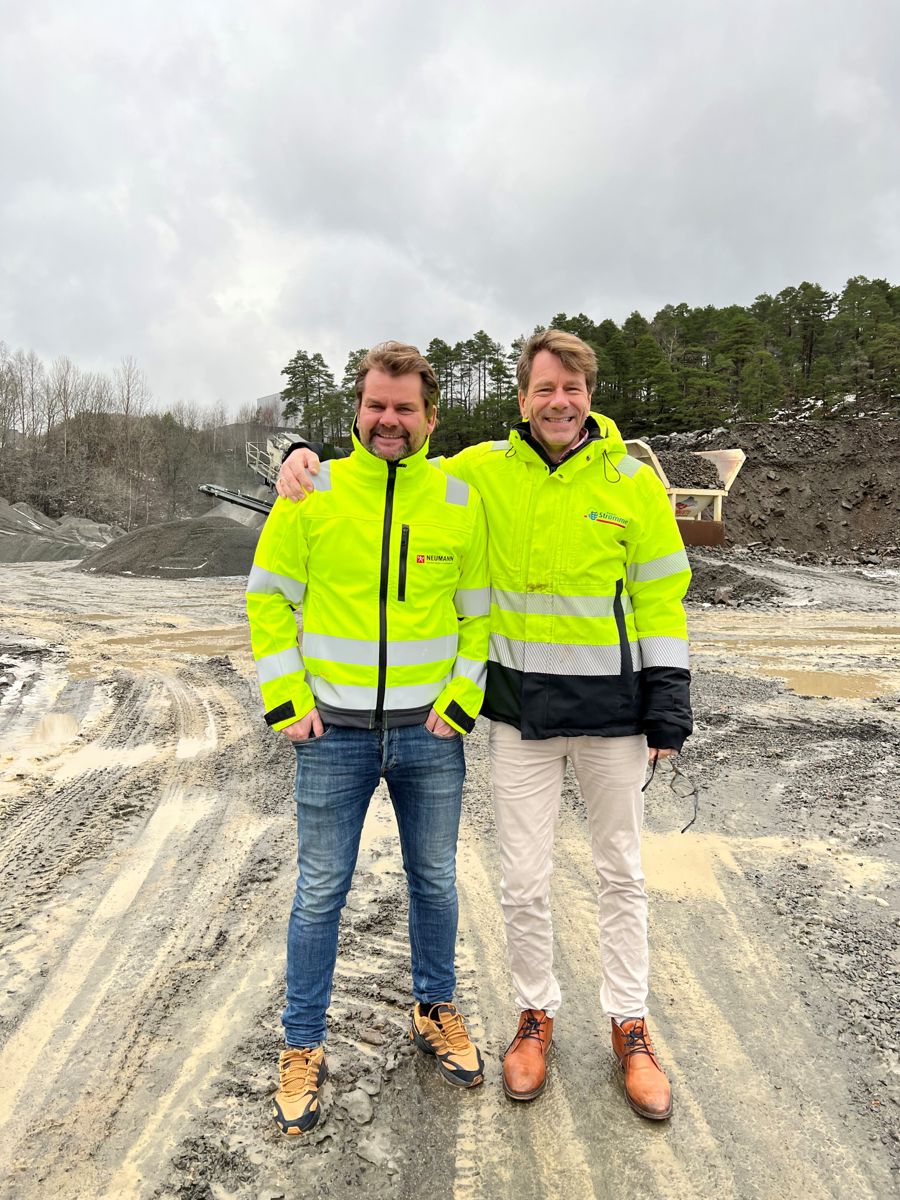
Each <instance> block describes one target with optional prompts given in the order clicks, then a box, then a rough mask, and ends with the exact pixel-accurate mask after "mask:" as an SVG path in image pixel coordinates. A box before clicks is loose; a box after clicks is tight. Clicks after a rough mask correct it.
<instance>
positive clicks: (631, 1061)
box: [612, 1017, 672, 1121]
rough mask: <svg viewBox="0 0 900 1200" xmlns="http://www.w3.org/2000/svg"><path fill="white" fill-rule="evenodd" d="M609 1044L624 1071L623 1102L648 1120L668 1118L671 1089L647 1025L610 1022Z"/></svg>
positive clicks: (636, 1021)
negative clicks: (610, 1039) (654, 1050)
mask: <svg viewBox="0 0 900 1200" xmlns="http://www.w3.org/2000/svg"><path fill="white" fill-rule="evenodd" d="M612 1044H613V1050H614V1051H615V1055H616V1058H617V1059H618V1060H619V1066H620V1067H621V1068H622V1070H623V1071H624V1072H625V1099H626V1100H627V1101H628V1103H629V1105H630V1106H631V1107H632V1108H633V1109H634V1111H635V1112H636V1113H640V1115H641V1116H642V1117H648V1118H649V1119H650V1120H651V1121H665V1120H666V1119H667V1118H668V1117H671V1115H672V1090H671V1088H670V1087H669V1081H668V1079H666V1076H665V1073H664V1072H663V1069H662V1067H661V1066H660V1065H659V1063H658V1061H657V1058H656V1055H655V1054H654V1052H653V1043H652V1042H651V1041H650V1033H649V1031H648V1029H647V1022H646V1020H645V1019H644V1018H643V1017H638V1018H637V1019H636V1020H633V1021H623V1022H622V1024H621V1025H617V1024H616V1022H615V1021H613V1023H612Z"/></svg>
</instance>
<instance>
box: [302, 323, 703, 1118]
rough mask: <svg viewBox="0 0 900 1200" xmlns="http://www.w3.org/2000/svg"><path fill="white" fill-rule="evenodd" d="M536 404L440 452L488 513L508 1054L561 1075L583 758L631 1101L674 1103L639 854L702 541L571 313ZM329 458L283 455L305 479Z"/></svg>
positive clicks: (551, 336)
mask: <svg viewBox="0 0 900 1200" xmlns="http://www.w3.org/2000/svg"><path fill="white" fill-rule="evenodd" d="M517 377H518V385H519V392H518V397H519V408H520V411H521V414H522V420H521V421H520V422H519V423H518V424H517V425H516V426H515V427H514V428H513V429H512V430H511V431H510V435H509V439H508V440H503V441H498V442H484V443H481V444H479V445H477V446H471V447H469V448H468V449H466V450H463V451H462V452H461V453H459V454H457V455H455V456H454V457H453V458H451V459H449V460H445V461H443V462H442V464H441V465H442V466H443V467H444V468H445V469H446V470H447V471H448V472H449V473H451V474H453V475H454V476H456V477H458V478H461V479H464V480H465V481H467V482H469V483H471V484H472V485H473V486H475V487H476V488H477V489H478V491H479V492H480V493H481V496H482V499H483V502H484V506H485V511H486V514H487V519H488V529H489V539H490V547H489V551H490V567H491V589H492V590H491V641H490V654H489V661H488V678H487V687H486V696H485V703H484V706H483V709H482V712H483V713H484V715H485V716H488V717H490V718H491V731H490V754H491V769H492V780H493V791H494V808H495V813H496V820H497V828H498V831H499V838H500V858H501V867H502V878H501V884H500V891H501V904H502V908H503V915H504V918H505V922H506V935H507V945H508V953H509V963H510V970H511V973H512V979H513V986H514V988H515V993H516V1004H517V1006H518V1009H519V1022H518V1028H517V1031H516V1034H515V1036H514V1038H513V1040H512V1042H511V1043H510V1045H509V1047H508V1049H507V1051H506V1054H505V1056H504V1061H503V1086H504V1090H505V1091H506V1094H507V1096H509V1097H510V1098H511V1099H513V1100H532V1099H534V1098H535V1097H536V1096H538V1095H540V1093H541V1092H542V1091H543V1089H544V1086H545V1083H546V1057H547V1053H548V1051H549V1050H550V1047H551V1043H552V1037H553V1021H554V1018H555V1016H556V1014H557V1011H558V1010H559V1007H560V1003H561V994H560V988H559V984H558V982H557V980H556V977H555V975H554V973H553V925H552V918H551V913H550V903H549V900H550V875H551V871H552V856H553V842H554V836H555V830H556V822H557V818H558V813H559V805H560V796H561V790H562V781H563V776H564V773H565V767H566V762H567V760H568V761H570V762H571V763H572V767H573V770H574V772H575V776H576V778H577V780H578V784H579V787H580V789H581V792H582V795H583V797H584V800H585V804H586V807H587V813H588V827H589V831H590V837H591V847H592V852H593V859H594V865H595V867H596V870H597V876H598V880H599V928H600V957H601V969H602V986H601V990H600V1004H601V1007H602V1009H603V1012H604V1014H605V1015H606V1016H608V1017H609V1018H610V1020H611V1032H612V1046H613V1050H614V1053H615V1055H616V1057H617V1058H618V1060H619V1062H620V1064H621V1065H622V1067H623V1069H624V1080H625V1096H626V1099H627V1101H628V1103H629V1104H630V1106H631V1107H632V1108H633V1109H634V1110H635V1111H636V1112H638V1113H640V1114H641V1116H644V1117H647V1118H650V1119H651V1120H665V1119H666V1118H667V1117H669V1116H670V1115H671V1113H672V1098H671V1090H670V1087H669V1083H668V1080H667V1079H666V1076H665V1073H664V1072H663V1070H662V1068H661V1066H660V1064H659V1061H658V1059H657V1057H656V1054H655V1052H654V1050H653V1045H652V1042H651V1040H650V1035H649V1031H648V1027H647V999H648V992H649V956H648V942H647V896H646V891H645V888H644V875H643V871H642V868H641V853H640V833H641V825H642V819H643V795H642V787H643V784H644V776H645V773H646V767H647V762H648V757H649V760H650V763H651V764H652V765H653V766H654V767H655V764H656V761H657V760H658V759H659V758H665V757H669V756H671V755H676V754H678V752H679V751H680V750H681V747H682V744H683V742H684V740H685V738H686V737H687V736H688V735H689V734H690V732H691V728H692V722H691V709H690V671H689V669H688V647H687V626H686V620H685V615H684V608H683V604H682V600H683V597H684V594H685V592H686V590H687V586H688V583H689V582H690V567H689V564H688V560H687V555H686V554H685V551H684V546H683V544H682V541H681V537H680V535H679V533H678V528H677V525H676V523H675V518H674V515H673V512H672V508H671V505H670V503H669V499H668V496H667V495H666V492H665V489H664V488H663V487H662V484H661V483H660V481H659V479H658V478H657V476H656V474H655V473H654V472H653V471H652V470H651V468H649V467H648V466H646V465H644V464H642V463H640V462H638V461H637V460H636V459H634V458H632V457H631V456H630V455H628V454H627V452H626V447H625V444H624V442H623V440H622V438H621V435H620V434H619V431H618V430H617V429H616V427H615V425H614V423H613V422H612V421H611V420H609V418H607V417H604V416H603V415H601V414H598V413H592V412H591V411H590V403H591V394H592V392H593V388H594V384H595V382H596V378H597V362H596V356H595V354H594V351H593V350H592V349H591V347H590V346H588V345H587V344H586V343H585V342H583V341H582V340H581V339H580V338H577V337H575V336H574V335H573V334H570V333H566V332H563V331H561V330H556V329H548V330H544V331H542V332H540V333H537V334H535V335H534V336H533V337H532V338H531V339H529V341H528V342H527V343H526V344H525V346H524V347H523V349H522V353H521V355H520V358H519V362H518V366H517ZM307 464H310V465H312V466H313V467H315V465H316V464H315V458H314V456H312V455H311V454H310V452H309V451H307V450H297V451H295V452H294V453H293V454H292V455H290V457H289V459H288V460H287V461H286V462H285V465H284V467H283V468H282V474H281V476H280V479H279V484H278V490H279V492H280V494H281V495H284V496H288V497H289V498H292V499H298V498H300V497H301V496H302V495H303V493H304V492H306V491H310V490H311V488H312V481H311V479H310V478H309V475H308V474H307V473H306V471H305V470H304V469H303V468H304V466H305V465H307Z"/></svg>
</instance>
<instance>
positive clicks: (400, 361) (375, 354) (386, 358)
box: [356, 342, 441, 417]
mask: <svg viewBox="0 0 900 1200" xmlns="http://www.w3.org/2000/svg"><path fill="white" fill-rule="evenodd" d="M373 369H374V370H378V371H384V373H385V374H386V375H393V377H394V378H395V379H396V378H397V377H398V376H399V375H419V376H420V377H421V379H422V399H423V400H424V401H425V415H426V416H429V417H430V416H431V413H432V411H433V410H434V407H435V405H436V404H437V403H438V401H439V400H440V398H441V389H440V387H439V386H438V381H437V376H436V375H435V373H434V370H433V369H432V366H431V363H430V362H429V361H428V359H427V358H423V356H422V355H421V354H420V353H419V348H418V346H410V345H408V343H406V342H380V343H379V344H378V345H377V346H373V347H372V349H371V350H367V351H366V354H365V356H364V357H363V358H362V359H361V360H360V363H359V366H358V367H357V370H356V407H357V408H359V405H360V403H361V401H362V398H363V391H364V390H365V386H366V376H367V375H368V373H369V372H370V371H371V370H373Z"/></svg>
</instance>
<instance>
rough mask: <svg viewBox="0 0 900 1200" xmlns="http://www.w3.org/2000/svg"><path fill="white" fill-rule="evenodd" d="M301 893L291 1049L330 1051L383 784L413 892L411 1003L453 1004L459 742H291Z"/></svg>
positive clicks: (287, 1025)
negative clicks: (345, 944)
mask: <svg viewBox="0 0 900 1200" xmlns="http://www.w3.org/2000/svg"><path fill="white" fill-rule="evenodd" d="M294 749H295V750H296V753H297V782H296V791H295V798H296V801H297V835H298V836H297V846H298V849H297V868H298V879H297V892H296V895H295V897H294V904H293V908H292V909H291V918H290V922H289V925H288V945H287V1005H286V1007H285V1010H284V1014H283V1016H282V1018H281V1020H282V1024H283V1025H284V1032H285V1040H286V1043H287V1045H288V1046H318V1045H320V1044H321V1043H322V1042H323V1041H324V1040H325V1034H326V1028H325V1013H326V1011H327V1009H328V1005H329V1004H330V1002H331V984H332V978H333V976H334V965H335V962H336V960H337V945H338V923H339V921H340V915H341V909H342V908H343V907H344V904H345V902H346V899H347V893H348V891H349V890H350V881H351V879H352V878H353V870H354V868H355V866H356V857H357V854H358V853H359V839H360V834H361V833H362V827H363V821H364V820H365V816H366V812H367V810H368V807H369V801H370V800H371V798H372V793H373V792H374V791H375V789H376V787H377V786H378V781H379V779H380V778H381V776H382V775H383V776H384V778H385V780H386V781H387V785H388V791H389V792H390V796H391V801H392V803H393V806H394V813H395V814H396V817H397V827H398V829H399V832H400V848H401V851H402V854H403V867H404V869H405V871H406V879H407V884H408V887H409V942H410V950H411V953H412V980H413V995H414V996H415V998H416V1000H421V1001H422V1002H423V1003H426V1004H436V1003H437V1002H438V1001H440V1000H450V999H451V998H452V996H453V992H454V989H455V987H456V974H455V971H454V964H453V959H454V952H455V949H456V924H457V913H458V910H457V899H456V839H457V835H458V833H459V814H460V808H461V802H462V786H463V780H464V778H465V774H466V766H465V758H464V756H463V748H462V738H460V737H452V738H438V737H435V735H434V734H432V733H429V732H428V730H427V729H426V728H425V726H424V725H408V726H404V727H401V728H399V729H389V730H387V731H385V732H379V731H377V730H369V729H348V728H345V727H343V726H339V725H330V726H328V727H327V728H326V730H325V733H324V734H323V735H322V737H319V738H314V739H312V740H310V741H308V742H295V743H294Z"/></svg>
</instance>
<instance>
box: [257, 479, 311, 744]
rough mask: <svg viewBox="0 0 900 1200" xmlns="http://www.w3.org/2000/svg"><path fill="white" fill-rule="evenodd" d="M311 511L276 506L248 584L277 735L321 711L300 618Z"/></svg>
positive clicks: (260, 669) (269, 720)
mask: <svg viewBox="0 0 900 1200" xmlns="http://www.w3.org/2000/svg"><path fill="white" fill-rule="evenodd" d="M312 499H313V498H310V501H307V503H310V502H311V500H312ZM305 507H306V506H305V505H300V504H292V503H291V502H290V501H287V500H283V499H280V498H279V499H278V500H276V502H275V505H274V507H273V508H272V511H271V512H270V513H269V516H268V517H267V518H266V523H265V525H264V526H263V529H262V533H261V534H260V536H259V542H258V543H257V546H256V554H255V555H254V558H253V568H252V570H251V572H250V578H249V579H248V580H247V617H248V618H249V621H250V642H251V646H252V648H253V658H254V661H255V662H256V672H257V677H258V679H259V687H260V691H261V692H262V699H263V706H264V708H265V718H266V724H268V725H271V727H272V728H273V729H285V728H287V726H288V725H293V723H294V722H295V721H299V720H300V718H301V717H304V716H306V714H307V713H308V712H309V711H310V710H311V709H312V708H314V707H315V698H314V697H313V694H312V691H311V690H310V687H309V684H308V683H307V682H306V673H305V668H304V666H303V659H302V657H301V655H300V646H299V641H298V638H297V621H296V617H295V615H294V614H295V612H297V611H299V610H300V609H301V607H302V604H303V596H304V593H305V591H306V579H307V575H306V571H307V541H306V536H305V532H304V529H305V526H304V522H303V520H302V515H303V510H304V508H305Z"/></svg>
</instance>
